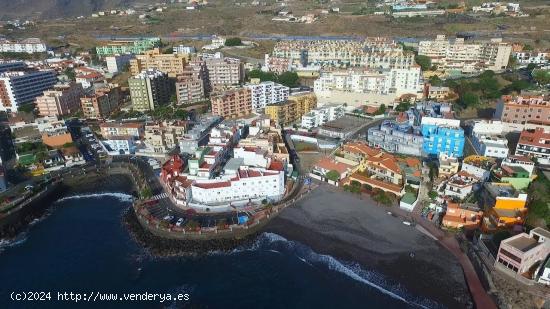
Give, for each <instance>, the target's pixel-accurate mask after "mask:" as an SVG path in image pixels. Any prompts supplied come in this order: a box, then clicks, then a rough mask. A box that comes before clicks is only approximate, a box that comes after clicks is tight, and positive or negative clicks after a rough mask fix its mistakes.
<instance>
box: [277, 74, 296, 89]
mask: <svg viewBox="0 0 550 309" xmlns="http://www.w3.org/2000/svg"><path fill="white" fill-rule="evenodd" d="M298 79H299V78H298V73H296V72H283V73H282V74H281V75H279V78H278V79H277V80H278V82H279V83H280V84H282V85H285V86H287V87H296V86H298Z"/></svg>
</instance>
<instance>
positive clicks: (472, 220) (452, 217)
mask: <svg viewBox="0 0 550 309" xmlns="http://www.w3.org/2000/svg"><path fill="white" fill-rule="evenodd" d="M482 216H483V212H482V211H480V210H479V208H477V207H475V206H474V205H472V204H458V203H447V210H446V211H445V215H444V216H443V220H442V221H441V224H442V225H443V226H444V227H447V228H453V229H461V228H463V229H466V230H471V229H476V228H478V227H479V226H480V225H481V218H482Z"/></svg>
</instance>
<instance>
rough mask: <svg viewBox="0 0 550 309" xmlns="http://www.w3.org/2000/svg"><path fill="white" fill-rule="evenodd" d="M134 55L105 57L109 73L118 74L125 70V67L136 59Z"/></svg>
mask: <svg viewBox="0 0 550 309" xmlns="http://www.w3.org/2000/svg"><path fill="white" fill-rule="evenodd" d="M134 57H135V56H134V55H132V54H123V55H115V56H108V57H105V62H107V71H108V72H109V73H118V72H120V71H122V70H123V69H124V67H125V66H127V65H129V64H130V60H132V59H134Z"/></svg>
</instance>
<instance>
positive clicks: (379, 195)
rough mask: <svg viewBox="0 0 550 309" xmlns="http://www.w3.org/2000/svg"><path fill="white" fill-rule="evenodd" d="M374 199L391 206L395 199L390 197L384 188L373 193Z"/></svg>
mask: <svg viewBox="0 0 550 309" xmlns="http://www.w3.org/2000/svg"><path fill="white" fill-rule="evenodd" d="M372 199H373V200H374V201H375V202H377V203H379V204H382V205H385V206H391V205H392V204H393V199H392V198H391V197H390V195H389V194H387V193H386V192H384V191H382V190H377V191H376V192H375V193H374V194H373V195H372Z"/></svg>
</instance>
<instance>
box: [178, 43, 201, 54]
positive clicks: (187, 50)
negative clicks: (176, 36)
mask: <svg viewBox="0 0 550 309" xmlns="http://www.w3.org/2000/svg"><path fill="white" fill-rule="evenodd" d="M172 50H173V51H174V54H188V55H189V54H194V53H196V52H197V50H196V49H195V47H193V46H186V45H178V46H174V48H173V49H172Z"/></svg>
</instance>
